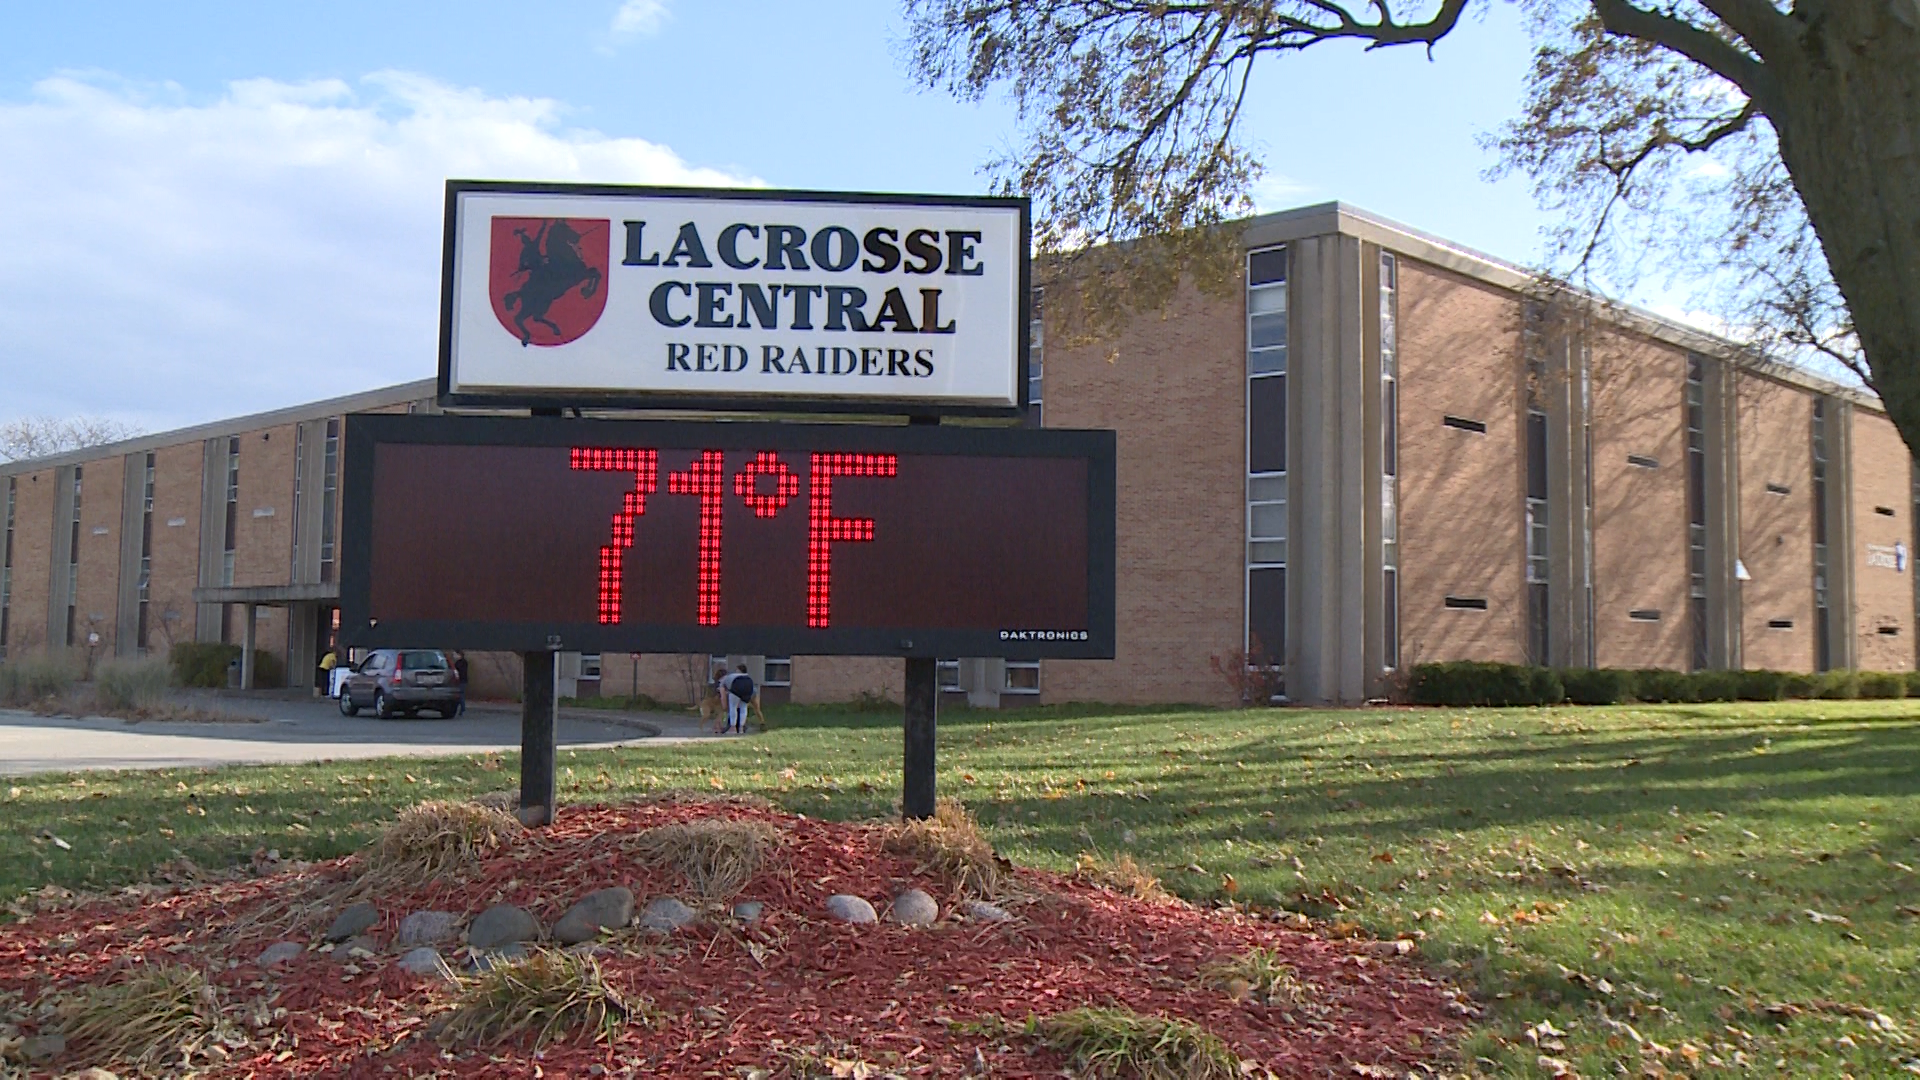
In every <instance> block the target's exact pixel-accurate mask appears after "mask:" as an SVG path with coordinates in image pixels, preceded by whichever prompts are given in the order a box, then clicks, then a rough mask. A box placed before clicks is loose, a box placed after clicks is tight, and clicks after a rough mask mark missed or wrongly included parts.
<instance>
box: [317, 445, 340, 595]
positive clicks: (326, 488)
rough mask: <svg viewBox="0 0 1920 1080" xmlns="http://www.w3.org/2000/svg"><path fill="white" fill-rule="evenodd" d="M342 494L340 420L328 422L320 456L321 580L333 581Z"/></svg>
mask: <svg viewBox="0 0 1920 1080" xmlns="http://www.w3.org/2000/svg"><path fill="white" fill-rule="evenodd" d="M339 492H340V418H339V417H334V418H333V419H331V420H328V421H327V438H326V442H325V444H324V448H323V450H322V452H321V455H320V580H321V581H322V582H331V581H332V580H333V554H334V553H333V507H334V502H335V500H336V498H337V497H338V495H339Z"/></svg>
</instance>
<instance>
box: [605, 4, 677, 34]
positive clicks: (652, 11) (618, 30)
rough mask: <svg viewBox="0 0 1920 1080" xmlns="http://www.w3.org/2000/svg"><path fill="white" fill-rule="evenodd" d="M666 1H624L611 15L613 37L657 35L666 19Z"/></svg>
mask: <svg viewBox="0 0 1920 1080" xmlns="http://www.w3.org/2000/svg"><path fill="white" fill-rule="evenodd" d="M668 14H669V13H668V11H667V0H624V2H623V3H622V4H621V5H620V10H619V11H616V12H614V13H613V33H614V36H615V37H640V36H646V35H649V34H657V33H659V32H660V27H661V26H663V25H665V23H666V21H667V18H668Z"/></svg>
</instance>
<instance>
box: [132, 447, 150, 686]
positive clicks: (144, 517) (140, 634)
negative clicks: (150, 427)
mask: <svg viewBox="0 0 1920 1080" xmlns="http://www.w3.org/2000/svg"><path fill="white" fill-rule="evenodd" d="M153 465H154V456H153V455H152V454H148V455H147V460H146V470H145V473H144V476H143V479H142V480H141V495H140V585H139V589H140V592H139V596H140V622H139V629H138V630H137V631H136V632H135V638H134V642H135V644H136V645H137V646H138V647H139V649H140V651H142V652H145V651H146V649H147V643H148V641H149V637H148V623H147V609H148V606H149V604H150V602H151V601H152V599H153Z"/></svg>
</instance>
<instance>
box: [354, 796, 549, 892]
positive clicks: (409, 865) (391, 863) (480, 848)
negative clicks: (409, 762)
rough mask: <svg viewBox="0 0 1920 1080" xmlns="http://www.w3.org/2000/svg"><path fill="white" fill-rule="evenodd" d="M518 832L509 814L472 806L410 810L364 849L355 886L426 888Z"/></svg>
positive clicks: (445, 804)
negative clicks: (362, 863) (361, 866)
mask: <svg viewBox="0 0 1920 1080" xmlns="http://www.w3.org/2000/svg"><path fill="white" fill-rule="evenodd" d="M520 831H521V827H520V822H519V819H517V818H515V817H514V816H513V815H512V814H509V813H507V812H506V811H504V810H496V809H494V808H493V807H490V806H481V805H479V804H477V803H470V802H424V803H421V804H419V805H418V806H410V807H408V808H407V809H405V810H402V811H400V816H399V818H398V819H396V820H395V821H394V822H393V824H391V825H388V826H387V827H386V829H385V830H384V831H383V832H382V833H381V834H380V837H379V839H377V840H375V841H374V842H373V844H372V845H371V846H369V847H368V848H367V850H366V852H365V854H364V855H363V856H362V858H363V860H364V868H363V869H362V871H361V874H360V884H361V886H362V887H365V886H370V885H373V886H383V887H388V888H393V887H405V888H414V887H418V886H421V885H425V884H426V883H428V882H430V881H434V880H436V879H439V878H445V877H447V876H448V875H450V874H454V873H458V872H460V871H463V870H467V869H469V868H471V867H473V866H474V865H476V864H478V863H479V862H480V860H482V859H484V858H486V857H487V856H488V855H489V854H491V853H492V852H493V851H494V850H496V849H497V848H499V847H500V846H501V845H503V844H505V843H507V842H508V840H509V838H511V837H512V836H513V835H514V834H516V833H518V832H520Z"/></svg>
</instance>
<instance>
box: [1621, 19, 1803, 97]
mask: <svg viewBox="0 0 1920 1080" xmlns="http://www.w3.org/2000/svg"><path fill="white" fill-rule="evenodd" d="M1593 10H1594V12H1595V13H1596V14H1598V15H1599V16H1600V23H1601V25H1603V26H1605V27H1606V28H1607V30H1608V31H1610V32H1612V33H1615V34H1620V35H1622V36H1625V37H1630V38H1634V39H1636V40H1639V41H1644V42H1647V43H1648V44H1651V45H1659V46H1661V47H1663V48H1667V49H1671V50H1673V51H1674V52H1677V53H1679V54H1680V55H1682V56H1684V57H1686V58H1687V59H1689V60H1692V61H1693V62H1694V63H1696V64H1699V65H1700V66H1701V67H1703V68H1706V69H1707V70H1708V71H1711V72H1713V73H1714V74H1715V75H1718V76H1720V77H1721V78H1723V79H1725V80H1727V81H1728V82H1730V83H1732V84H1734V85H1735V86H1738V87H1739V88H1740V89H1741V91H1742V92H1743V93H1745V94H1746V95H1747V97H1748V98H1750V99H1752V100H1754V101H1758V102H1760V103H1761V111H1762V112H1766V111H1768V106H1769V104H1770V103H1772V102H1773V101H1774V100H1775V98H1776V96H1777V95H1776V93H1775V88H1774V85H1773V78H1772V76H1771V75H1769V74H1768V73H1767V71H1766V69H1765V66H1764V65H1763V64H1761V62H1760V61H1759V60H1758V59H1757V58H1755V57H1754V56H1753V55H1752V54H1750V53H1748V52H1746V51H1745V50H1743V49H1741V48H1740V47H1738V46H1736V45H1734V44H1733V43H1731V42H1729V41H1727V40H1726V39H1724V38H1722V37H1720V36H1718V35H1716V34H1713V33H1711V32H1709V31H1707V30H1704V29H1702V28H1700V27H1698V26H1695V25H1694V24H1692V23H1690V22H1688V21H1686V20H1685V19H1681V18H1678V17H1676V16H1673V15H1667V14H1663V13H1661V12H1657V11H1647V10H1645V9H1644V8H1639V7H1635V6H1634V5H1633V4H1631V3H1629V2H1628V0H1593Z"/></svg>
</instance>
